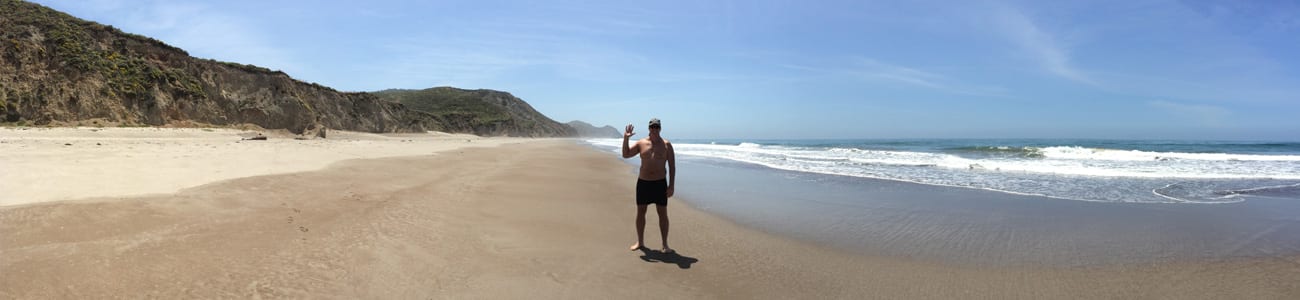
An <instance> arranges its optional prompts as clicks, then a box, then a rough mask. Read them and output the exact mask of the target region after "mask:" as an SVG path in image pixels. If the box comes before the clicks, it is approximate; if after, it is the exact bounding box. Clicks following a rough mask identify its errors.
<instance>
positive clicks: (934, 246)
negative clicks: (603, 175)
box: [585, 139, 1300, 266]
mask: <svg viewBox="0 0 1300 300" xmlns="http://www.w3.org/2000/svg"><path fill="white" fill-rule="evenodd" d="M585 143H586V144H588V145H590V146H592V147H594V148H596V149H598V150H600V151H606V152H608V153H610V155H611V156H612V157H616V156H617V155H618V154H617V153H618V152H619V151H620V150H619V148H620V147H621V143H622V141H621V139H592V140H585ZM673 145H674V149H675V150H676V153H677V154H678V156H677V167H678V170H677V179H678V180H679V181H680V183H678V184H676V186H677V190H676V192H677V193H676V194H677V196H676V197H674V198H673V199H670V201H669V203H670V205H673V204H671V203H675V201H684V202H686V203H687V204H689V205H690V206H692V207H695V208H697V209H700V210H702V211H704V212H707V213H710V214H714V215H717V216H721V217H723V218H726V219H729V220H731V221H733V222H736V223H737V224H740V225H743V226H745V227H749V228H754V229H757V230H760V231H765V232H768V233H772V234H777V235H781V236H787V237H792V238H795V239H800V240H807V241H811V242H814V243H817V244H822V245H830V246H832V247H836V248H840V249H845V250H849V251H856V252H861V253H864V254H868V255H887V256H896V257H905V258H909V259H920V260H931V261H940V262H943V263H951V264H958V265H972V266H1044V265H1046V266H1093V265H1108V264H1131V263H1147V262H1157V261H1179V260H1196V261H1203V260H1207V259H1209V260H1219V259H1233V258H1240V257H1277V258H1287V257H1290V255H1295V254H1300V143H1293V142H1218V141H1194V142H1189V141H1117V140H1064V139H1056V140H973V139H931V140H690V139H679V140H673ZM626 161H627V162H628V163H629V172H635V169H636V165H637V163H639V160H638V159H628V160H626ZM628 184H632V183H631V182H629V183H628ZM623 201H628V203H631V202H632V198H628V199H623ZM674 225H675V226H676V227H674V229H675V230H677V228H679V227H681V226H687V225H678V224H674ZM681 230H689V229H686V228H683V229H681ZM678 246H679V247H682V246H685V245H678Z"/></svg>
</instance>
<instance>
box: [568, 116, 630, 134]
mask: <svg viewBox="0 0 1300 300" xmlns="http://www.w3.org/2000/svg"><path fill="white" fill-rule="evenodd" d="M564 124H565V125H569V127H573V130H576V131H577V134H578V137H587V138H621V137H623V135H622V134H620V133H619V132H618V129H617V128H614V126H609V125H605V126H604V127H596V126H595V125H591V124H590V123H587V122H583V121H577V120H574V121H569V123H564Z"/></svg>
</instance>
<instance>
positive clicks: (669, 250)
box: [659, 246, 677, 253]
mask: <svg viewBox="0 0 1300 300" xmlns="http://www.w3.org/2000/svg"><path fill="white" fill-rule="evenodd" d="M659 252H663V253H677V250H673V248H668V247H666V246H665V247H664V249H663V250H659Z"/></svg>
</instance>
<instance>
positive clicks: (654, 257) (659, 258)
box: [641, 248, 700, 269]
mask: <svg viewBox="0 0 1300 300" xmlns="http://www.w3.org/2000/svg"><path fill="white" fill-rule="evenodd" d="M641 260H644V261H645V262H660V263H666V264H677V267H678V268H682V269H690V268H691V264H694V263H696V262H699V261H700V260H698V259H695V258H694V257H690V256H683V255H682V254H681V253H678V252H676V251H674V252H673V253H664V252H663V251H659V250H651V249H647V248H641Z"/></svg>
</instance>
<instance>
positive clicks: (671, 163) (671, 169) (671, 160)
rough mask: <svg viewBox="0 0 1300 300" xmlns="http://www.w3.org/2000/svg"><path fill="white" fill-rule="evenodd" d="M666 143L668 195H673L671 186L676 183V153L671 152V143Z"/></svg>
mask: <svg viewBox="0 0 1300 300" xmlns="http://www.w3.org/2000/svg"><path fill="white" fill-rule="evenodd" d="M664 144H665V145H668V197H669V198H671V197H672V196H673V186H675V185H677V154H676V153H674V152H673V143H669V142H666V143H664Z"/></svg>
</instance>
